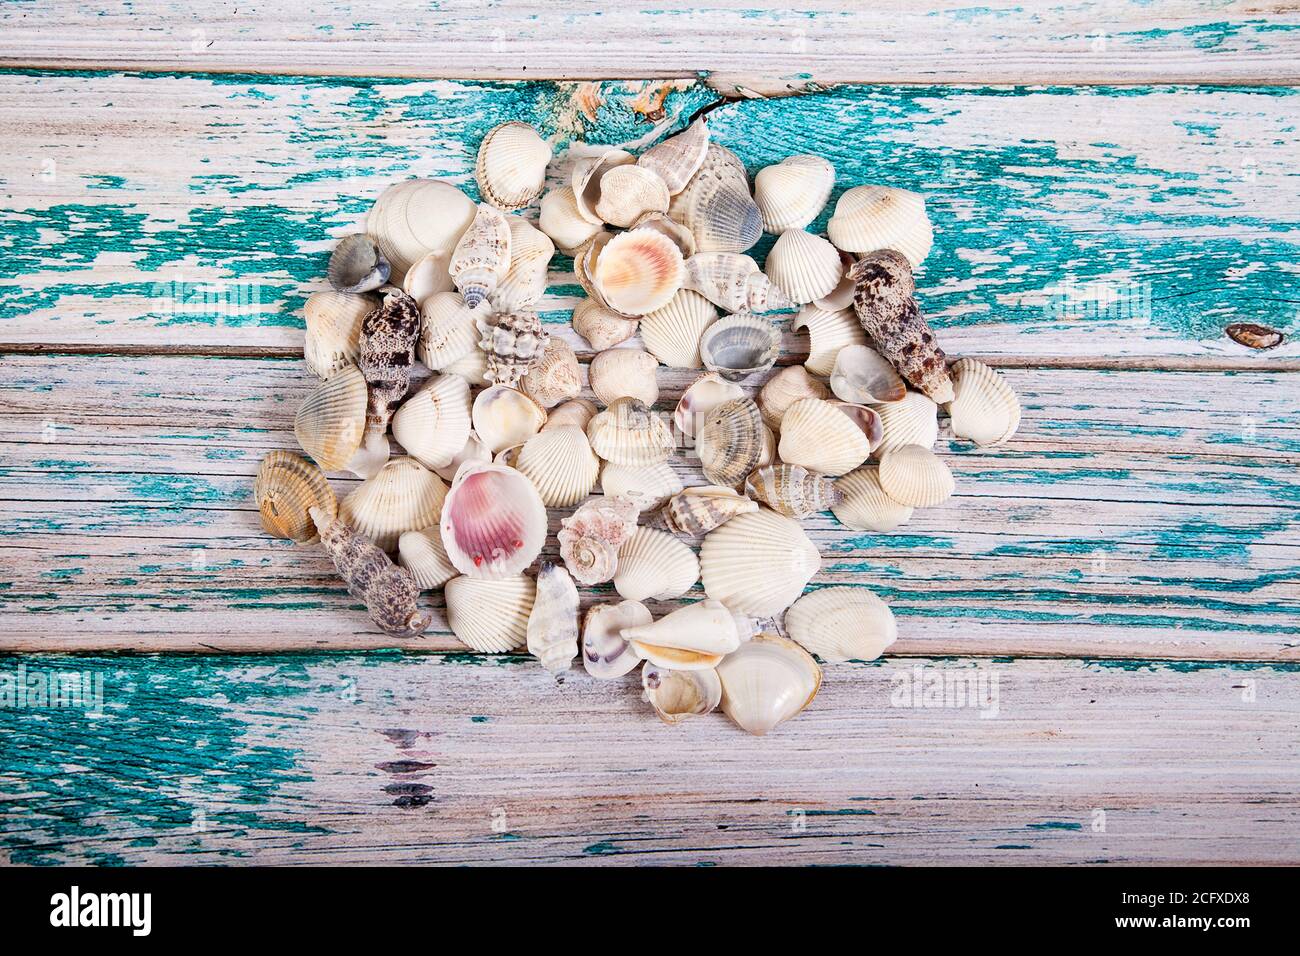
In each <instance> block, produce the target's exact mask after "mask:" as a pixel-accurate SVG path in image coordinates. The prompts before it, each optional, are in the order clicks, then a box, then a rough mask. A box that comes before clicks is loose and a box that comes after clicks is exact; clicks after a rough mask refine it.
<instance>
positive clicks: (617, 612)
mask: <svg viewBox="0 0 1300 956" xmlns="http://www.w3.org/2000/svg"><path fill="white" fill-rule="evenodd" d="M652 620H654V618H653V616H652V615H651V614H650V611H649V610H648V609H647V608H646V606H645V605H644V604H641V603H639V602H637V601H621V602H619V603H618V604H596V605H593V606H592V607H591V608H589V609H588V611H587V616H586V617H585V618H584V619H583V622H582V666H583V667H585V668H586V669H587V673H588V674H590V675H591V676H592V677H598V678H601V679H602V680H609V679H611V678H615V677H622V676H623V675H624V674H626V673H628V672H629V671H631V670H632V669H633V668H635V667H636V666H637V665H638V664H640V663H641V658H639V657H637V656H636V652H635V651H634V650H632V645H631V642H629V641H628V640H627V639H626V638H625V637H623V630H624V629H625V628H629V627H635V626H637V625H639V624H649V623H650V622H651V621H652Z"/></svg>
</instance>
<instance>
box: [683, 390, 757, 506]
mask: <svg viewBox="0 0 1300 956" xmlns="http://www.w3.org/2000/svg"><path fill="white" fill-rule="evenodd" d="M696 451H697V452H698V454H699V456H700V466H701V467H702V468H703V470H704V476H705V477H706V478H708V479H709V481H710V482H712V483H713V484H715V485H722V486H724V487H728V488H734V487H735V486H736V485H739V484H740V483H741V482H743V481H744V480H745V476H746V475H748V474H749V473H750V472H751V471H753V470H754V469H755V468H756V467H758V462H759V460H760V459H761V458H762V456H763V416H762V414H761V413H760V412H759V410H758V406H757V405H755V404H754V402H753V401H752V400H751V399H748V398H733V399H732V400H731V401H728V402H723V403H722V404H721V405H719V406H718V407H717V408H715V409H713V411H711V412H709V414H708V415H707V416H706V417H705V419H704V427H702V428H701V429H700V434H699V439H698V441H697V442H696Z"/></svg>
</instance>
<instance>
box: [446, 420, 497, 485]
mask: <svg viewBox="0 0 1300 956" xmlns="http://www.w3.org/2000/svg"><path fill="white" fill-rule="evenodd" d="M491 460H492V453H491V452H490V451H488V448H487V446H486V445H484V444H483V442H482V441H481V440H480V439H479V437H478V435H476V434H474V432H473V431H471V432H470V433H469V438H467V439H466V440H465V444H464V446H463V447H462V448H461V450H460V451H458V452H457V453H456V454H455V455H454V456H453V457H452V459H451V461H450V462H448V463H447V466H446V467H445V468H435V469H434V470H433V471H434V474H436V475H437V476H438V477H439V478H441V479H443V480H444V481H451V480H452V479H454V478H455V477H456V472H458V471H460V466H461V465H463V464H465V462H467V461H491Z"/></svg>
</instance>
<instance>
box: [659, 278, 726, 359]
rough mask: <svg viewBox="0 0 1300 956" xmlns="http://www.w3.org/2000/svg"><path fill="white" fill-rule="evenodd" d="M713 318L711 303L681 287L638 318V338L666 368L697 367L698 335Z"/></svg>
mask: <svg viewBox="0 0 1300 956" xmlns="http://www.w3.org/2000/svg"><path fill="white" fill-rule="evenodd" d="M717 318H718V310H717V308H715V307H714V305H713V303H712V302H710V301H709V300H708V299H706V298H704V296H702V295H700V294H699V293H698V292H692V291H691V290H690V289H681V290H679V291H678V292H677V294H676V295H674V296H673V297H672V299H671V300H670V301H669V302H668V304H667V305H665V306H663V307H662V308H659V309H656V310H655V311H653V312H651V313H649V314H647V315H644V316H642V317H641V341H642V342H643V343H644V344H645V347H646V348H647V349H648V350H649V351H650V352H651V353H652V354H653V355H654V356H655V358H657V359H659V361H660V362H663V364H664V365H667V366H669V367H670V368H701V367H702V366H703V364H704V363H703V362H702V361H701V360H700V336H701V335H702V334H703V333H704V330H705V329H707V328H708V327H709V326H710V325H712V324H713V323H714V322H715V321H717Z"/></svg>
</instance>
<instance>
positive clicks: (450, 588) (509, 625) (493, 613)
mask: <svg viewBox="0 0 1300 956" xmlns="http://www.w3.org/2000/svg"><path fill="white" fill-rule="evenodd" d="M443 593H444V594H445V596H446V599H447V623H448V625H450V627H451V632H452V633H453V634H455V635H456V638H457V639H458V640H459V641H460V642H461V643H462V644H467V645H468V646H470V647H472V648H473V649H474V650H476V651H482V652H483V653H485V654H502V653H505V652H506V651H513V650H516V649H518V648H520V647H523V646H524V644H525V643H527V641H528V617H529V615H530V614H531V613H532V610H533V601H534V599H535V598H536V594H537V588H536V585H534V584H533V580H532V578H530V577H528V576H526V575H523V574H513V575H510V576H509V577H503V578H495V579H490V580H489V579H487V578H477V577H470V576H469V575H461V576H460V577H458V578H452V579H451V580H450V581H448V582H447V586H446V588H445V590H444V592H443Z"/></svg>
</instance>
